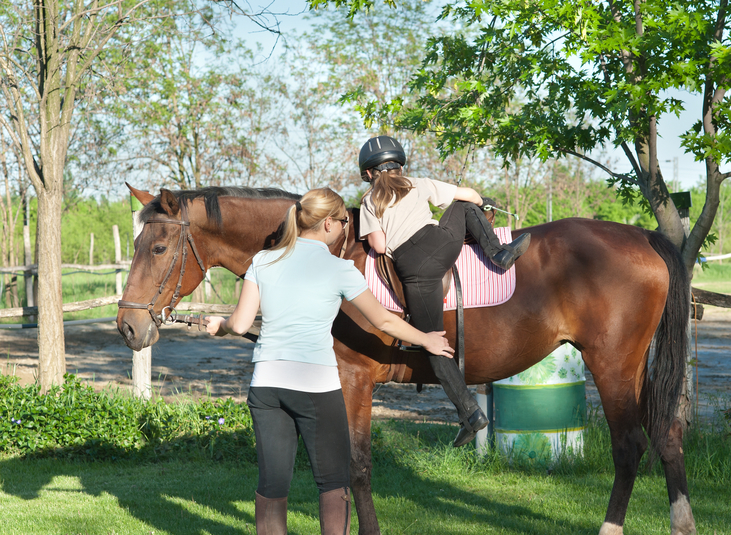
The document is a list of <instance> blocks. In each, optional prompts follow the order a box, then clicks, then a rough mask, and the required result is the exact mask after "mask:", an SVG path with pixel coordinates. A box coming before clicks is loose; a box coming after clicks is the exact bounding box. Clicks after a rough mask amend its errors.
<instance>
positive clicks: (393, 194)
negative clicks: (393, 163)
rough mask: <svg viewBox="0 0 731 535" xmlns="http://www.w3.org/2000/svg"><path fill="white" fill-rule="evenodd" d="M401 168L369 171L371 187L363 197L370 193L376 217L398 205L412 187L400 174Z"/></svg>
mask: <svg viewBox="0 0 731 535" xmlns="http://www.w3.org/2000/svg"><path fill="white" fill-rule="evenodd" d="M401 170H402V167H400V166H399V167H398V169H386V170H383V171H380V170H378V169H375V168H374V169H371V170H370V171H369V172H370V173H371V175H372V180H371V187H370V189H369V190H368V191H366V192H365V194H364V195H363V197H365V196H366V195H368V193H369V192H370V193H371V201H372V202H373V205H374V207H375V209H376V210H375V211H376V217H377V218H379V219H380V218H381V217H383V212H385V211H386V208H388V207H389V206H392V205H396V204H398V203H399V201H400V200H401V199H403V198H404V197H405V196H406V194H407V193H408V192H409V191H411V190H412V189H413V188H414V186H413V184H412V183H411V181H410V180H409V179H408V178H406V177H405V176H403V175H402V174H401Z"/></svg>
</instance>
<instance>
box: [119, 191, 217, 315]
mask: <svg viewBox="0 0 731 535" xmlns="http://www.w3.org/2000/svg"><path fill="white" fill-rule="evenodd" d="M148 223H162V224H168V225H180V236H178V243H177V245H176V246H175V253H174V254H173V259H172V261H171V262H170V267H169V268H168V270H167V273H166V274H165V277H164V278H163V281H162V282H161V283H160V286H159V287H158V289H157V293H156V294H155V295H154V296H153V298H152V300H151V301H150V302H149V303H147V304H146V305H145V304H143V303H135V302H134V301H123V300H120V301H119V302H118V303H117V306H118V307H119V308H135V309H146V310H147V311H148V312H149V313H150V316H151V317H152V321H154V322H155V326H157V327H160V325H162V324H163V323H165V309H168V310H169V311H170V312H171V313H172V311H173V306H174V304H175V301H177V300H178V297H180V288H181V287H182V285H183V277H184V276H185V264H186V261H187V260H188V245H187V244H188V243H190V248H191V249H192V250H193V255H194V256H195V259H196V260H197V261H198V266H200V268H201V271H202V272H203V274H204V275H205V273H206V268H205V266H204V265H203V261H202V260H201V257H200V254H198V249H197V248H196V246H195V242H194V241H193V235H192V234H191V233H190V230H189V229H190V221H188V208H187V206H186V204H185V203H184V202H181V203H180V219H167V218H165V219H148V220H147V221H145V225H147V224H148ZM186 242H187V243H186ZM181 251H182V255H183V262H182V264H181V266H180V276H179V277H178V284H177V285H176V286H175V291H174V292H173V297H172V299H171V300H170V304H169V305H167V306H165V307H163V308H162V310H161V311H160V313H159V314H157V313H156V312H155V310H154V307H155V303H156V302H157V299H158V297H160V295H162V292H163V290H164V289H165V286H166V285H167V283H168V280H169V279H170V276H171V275H172V273H173V269H175V264H177V262H178V257H179V256H180V253H181Z"/></svg>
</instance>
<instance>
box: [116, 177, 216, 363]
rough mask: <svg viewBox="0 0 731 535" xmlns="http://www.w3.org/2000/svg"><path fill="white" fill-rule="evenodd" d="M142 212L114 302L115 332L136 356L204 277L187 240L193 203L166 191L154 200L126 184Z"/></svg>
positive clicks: (201, 258) (201, 257) (201, 259)
mask: <svg viewBox="0 0 731 535" xmlns="http://www.w3.org/2000/svg"><path fill="white" fill-rule="evenodd" d="M127 186H128V187H129V189H130V191H131V192H132V194H133V195H134V196H135V197H136V198H137V200H139V201H140V202H141V203H142V204H143V205H144V206H145V207H144V209H143V210H142V211H141V212H140V222H141V223H142V224H143V228H142V231H141V232H140V233H139V235H138V236H137V238H136V239H135V254H134V258H133V259H132V265H131V266H130V275H129V278H128V279H127V285H126V287H125V289H124V294H123V295H122V299H121V300H120V301H119V312H118V313H117V329H119V332H120V334H121V335H122V338H124V341H125V343H126V344H127V346H128V347H130V348H131V349H133V350H135V351H139V350H140V349H142V348H144V347H148V346H150V345H152V344H154V343H155V342H157V340H158V338H159V336H160V334H159V331H158V328H159V327H160V325H161V324H162V323H163V322H164V321H165V318H166V317H167V316H168V315H169V314H170V313H171V312H172V310H173V308H174V307H175V306H176V305H177V304H178V302H179V301H180V299H181V298H182V297H183V296H186V295H188V294H190V293H191V292H192V291H193V290H194V289H195V288H196V287H197V286H198V284H200V282H201V281H202V280H203V278H204V277H205V272H206V269H207V266H206V264H205V257H206V254H205V250H202V249H198V248H197V247H196V244H195V242H194V240H193V233H192V230H191V223H190V216H191V214H193V213H194V211H197V210H196V208H195V207H194V203H192V202H190V201H189V200H187V199H184V198H181V196H179V195H176V194H175V193H173V192H172V191H170V190H167V189H161V190H160V194H159V195H158V196H153V195H151V194H150V193H147V192H144V191H140V190H137V189H135V188H132V187H131V186H129V184H127Z"/></svg>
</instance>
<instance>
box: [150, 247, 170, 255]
mask: <svg viewBox="0 0 731 535" xmlns="http://www.w3.org/2000/svg"><path fill="white" fill-rule="evenodd" d="M167 250H168V248H167V247H165V246H164V245H156V246H155V247H153V249H152V254H156V255H161V254H163V253H164V252H165V251H167Z"/></svg>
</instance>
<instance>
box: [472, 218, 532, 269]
mask: <svg viewBox="0 0 731 535" xmlns="http://www.w3.org/2000/svg"><path fill="white" fill-rule="evenodd" d="M472 206H474V208H472ZM472 206H470V207H469V208H470V209H469V210H468V211H467V219H466V224H467V231H468V232H469V233H470V234H471V235H472V237H473V238H475V240H476V241H477V243H478V244H479V245H480V247H481V248H482V250H483V251H485V254H486V255H487V257H488V258H489V259H490V260H491V261H492V263H493V264H495V265H496V266H498V267H500V268H502V269H506V270H507V269H510V268H511V267H512V265H513V264H514V263H515V261H516V260H517V258H518V257H519V256H520V255H522V254H523V253H524V252H525V251H526V250H527V249H528V245H529V244H530V234H529V233H527V232H526V233H525V234H521V235H520V236H518V237H517V238H516V239H515V240H513V241H512V242H511V243H509V244H505V245H503V244H502V243H500V240H499V239H498V237H497V236H496V235H495V231H493V230H492V225H491V224H490V222H489V221H488V220H487V219H486V218H485V216H484V215H483V214H482V213H481V212H480V209H479V208H478V207H477V205H474V204H473V205H472Z"/></svg>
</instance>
